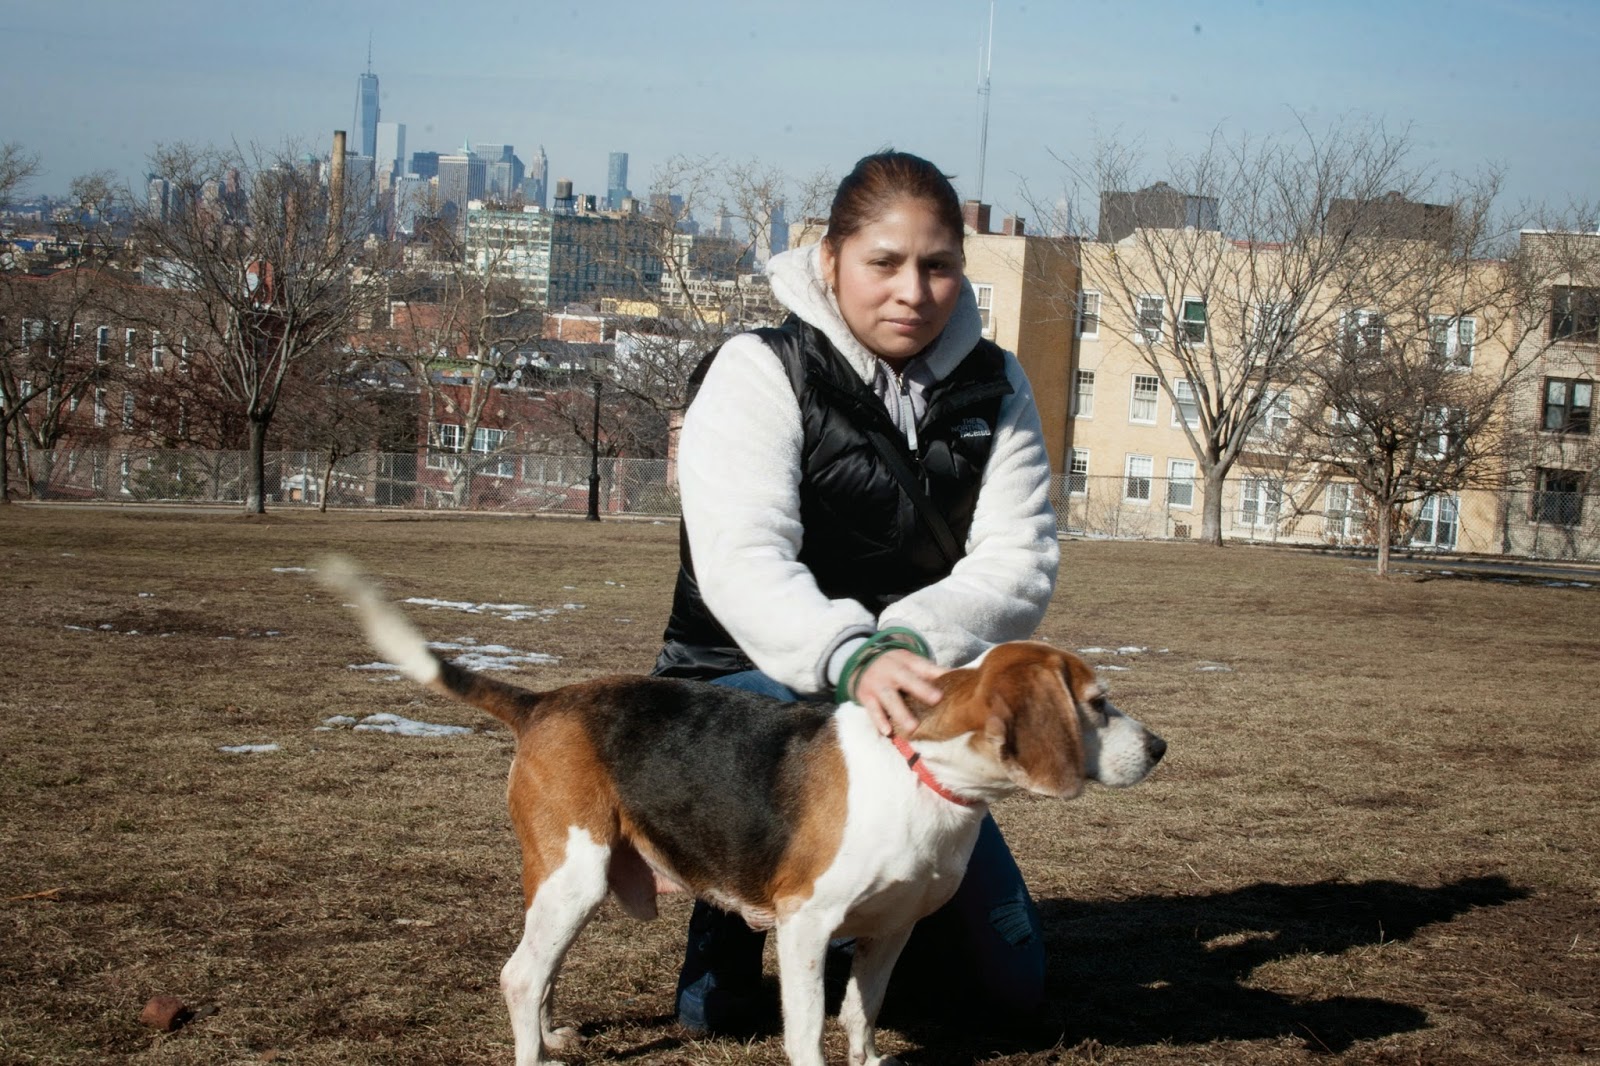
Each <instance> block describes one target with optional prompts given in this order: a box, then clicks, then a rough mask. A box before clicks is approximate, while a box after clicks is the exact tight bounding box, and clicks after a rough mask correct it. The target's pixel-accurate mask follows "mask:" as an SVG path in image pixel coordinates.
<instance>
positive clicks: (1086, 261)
mask: <svg viewBox="0 0 1600 1066" xmlns="http://www.w3.org/2000/svg"><path fill="white" fill-rule="evenodd" d="M1178 242H1188V244H1187V246H1186V247H1183V248H1178V249H1177V250H1176V251H1175V250H1174V249H1175V248H1176V245H1177V243H1178ZM1208 242H1209V244H1208ZM1423 247H1424V246H1423V245H1422V244H1421V243H1420V242H1419V243H1418V245H1417V248H1418V252H1419V254H1421V250H1422V248H1423ZM1079 252H1080V259H1079V278H1080V285H1079V288H1078V290H1077V294H1076V300H1075V303H1076V321H1075V328H1074V334H1075V336H1074V341H1075V350H1074V359H1073V363H1072V367H1071V381H1070V403H1069V410H1070V415H1069V442H1068V443H1069V446H1068V453H1067V456H1066V463H1065V469H1066V471H1067V478H1066V482H1067V489H1068V491H1067V493H1066V498H1065V500H1064V501H1063V502H1062V503H1060V504H1059V505H1058V506H1060V509H1061V512H1062V516H1063V523H1062V524H1063V526H1064V528H1066V529H1067V530H1069V531H1075V532H1082V533H1085V534H1089V535H1106V536H1121V537H1127V536H1132V537H1154V538H1179V539H1182V538H1192V537H1198V536H1199V535H1200V533H1201V526H1202V519H1203V515H1202V501H1203V497H1204V490H1205V485H1204V482H1203V477H1202V475H1203V470H1204V464H1202V463H1201V462H1200V461H1199V460H1198V459H1197V455H1196V444H1195V443H1194V442H1191V439H1190V436H1189V434H1187V433H1186V432H1185V423H1187V424H1188V426H1189V427H1190V429H1191V430H1192V431H1193V432H1194V433H1195V435H1196V436H1197V437H1199V438H1200V441H1199V443H1200V446H1201V447H1204V439H1203V436H1202V435H1201V429H1200V422H1201V418H1200V413H1199V406H1200V404H1201V403H1202V402H1203V400H1204V396H1202V395H1198V394H1197V392H1196V387H1195V384H1194V381H1193V380H1192V379H1193V378H1194V377H1197V376H1198V377H1201V378H1202V379H1203V389H1204V393H1205V394H1207V395H1209V396H1211V397H1215V396H1216V395H1218V394H1219V393H1222V394H1230V395H1232V396H1234V397H1235V407H1236V408H1239V409H1242V408H1243V407H1244V403H1245V402H1247V401H1249V400H1252V399H1253V400H1254V401H1255V402H1256V403H1257V404H1258V405H1259V408H1260V410H1261V415H1260V418H1259V421H1258V422H1257V424H1256V425H1255V428H1254V429H1253V430H1251V431H1250V432H1249V433H1248V435H1247V436H1246V437H1245V438H1244V440H1243V441H1242V443H1241V445H1240V447H1239V448H1238V453H1237V458H1236V459H1235V461H1234V463H1233V465H1232V467H1231V469H1230V470H1229V471H1228V473H1227V475H1226V480H1225V481H1224V483H1223V484H1222V486H1221V488H1220V493H1221V506H1220V512H1221V513H1220V528H1221V532H1222V536H1224V537H1225V538H1229V539H1246V540H1262V541H1281V542H1290V543H1326V544H1346V545H1349V544H1371V543H1373V533H1374V528H1373V527H1374V515H1373V509H1372V508H1371V507H1369V506H1368V504H1367V501H1366V500H1365V499H1364V495H1365V494H1364V493H1363V491H1362V489H1361V488H1360V486H1359V485H1357V484H1356V483H1355V482H1354V481H1353V480H1352V479H1351V478H1349V477H1348V476H1345V475H1343V474H1342V473H1340V472H1338V471H1336V470H1334V469H1333V468H1332V467H1331V466H1330V464H1329V463H1327V462H1326V461H1318V458H1317V450H1316V441H1315V439H1314V438H1315V437H1316V434H1311V435H1310V437H1311V438H1312V439H1308V435H1307V433H1306V431H1305V430H1304V428H1299V427H1300V423H1299V418H1300V416H1302V415H1304V414H1306V413H1307V411H1308V408H1309V407H1310V406H1311V405H1312V404H1315V403H1317V402H1318V401H1317V400H1316V399H1314V396H1313V390H1312V389H1310V388H1308V387H1306V386H1304V385H1292V386H1283V385H1279V384H1277V383H1276V382H1275V381H1274V380H1272V377H1271V375H1270V373H1264V371H1267V368H1268V367H1269V366H1271V365H1273V357H1272V356H1271V354H1270V351H1269V350H1270V349H1271V346H1272V345H1273V344H1274V343H1275V341H1274V340H1273V339H1272V338H1273V334H1274V333H1275V332H1276V331H1280V330H1288V329H1289V327H1290V326H1291V325H1292V327H1293V329H1292V330H1291V331H1290V332H1292V333H1293V334H1295V335H1296V336H1297V337H1298V338H1301V339H1299V340H1295V341H1285V342H1284V344H1285V354H1287V353H1288V352H1290V351H1292V349H1291V348H1290V347H1289V346H1290V345H1292V344H1305V345H1311V344H1318V343H1320V344H1323V345H1328V344H1333V343H1387V344H1395V343H1403V342H1402V340H1401V338H1400V337H1399V336H1398V334H1399V332H1400V331H1401V329H1402V328H1403V327H1402V324H1401V323H1400V322H1398V321H1397V319H1398V318H1399V317H1400V316H1398V315H1396V314H1395V312H1394V311H1393V310H1390V311H1388V312H1387V316H1388V321H1387V323H1386V322H1385V316H1386V312H1385V311H1383V310H1379V309H1378V308H1379V307H1386V306H1389V305H1390V304H1392V303H1395V304H1398V303H1405V301H1394V300H1393V297H1392V294H1388V295H1381V296H1374V297H1373V298H1372V300H1371V302H1365V301H1362V300H1360V299H1359V298H1356V297H1354V296H1353V295H1349V294H1347V295H1346V297H1345V300H1346V301H1348V302H1346V303H1345V305H1344V306H1339V301H1337V300H1330V299H1329V298H1328V296H1327V295H1326V293H1327V292H1328V291H1329V290H1330V289H1332V288H1333V286H1322V285H1318V286H1310V287H1308V288H1307V289H1306V290H1305V291H1298V292H1297V291H1291V290H1292V289H1293V286H1294V284H1295V280H1294V279H1295V278H1297V277H1299V276H1301V274H1302V272H1301V271H1299V270H1297V269H1294V267H1295V264H1282V263H1279V262H1276V261H1275V257H1277V256H1279V255H1280V254H1281V253H1280V252H1279V251H1278V250H1277V249H1276V248H1273V247H1251V246H1246V245H1244V244H1242V243H1240V242H1234V241H1230V240H1228V239H1226V238H1224V237H1223V236H1222V235H1221V234H1220V233H1216V232H1214V231H1212V232H1210V233H1207V232H1206V231H1203V230H1196V229H1190V230H1188V231H1186V233H1185V234H1184V235H1182V236H1179V237H1173V238H1168V239H1165V240H1164V242H1163V241H1155V242H1151V241H1141V240H1140V235H1139V234H1138V233H1132V234H1129V235H1125V236H1124V237H1123V238H1122V239H1120V240H1117V241H1112V242H1085V243H1084V244H1082V245H1081V246H1080V248H1079ZM1180 253H1181V255H1185V256H1189V257H1191V260H1192V261H1193V262H1198V263H1200V264H1201V265H1199V266H1193V265H1190V266H1188V267H1185V268H1182V269H1180V268H1178V267H1176V266H1175V263H1176V261H1177V260H1178V259H1179V257H1180ZM1152 256H1156V257H1162V256H1166V257H1167V258H1166V259H1165V261H1164V262H1162V263H1161V264H1160V265H1159V266H1158V265H1157V264H1154V263H1151V262H1141V258H1143V259H1145V260H1148V259H1149V258H1150V257H1152ZM1208 256H1210V257H1214V261H1207V257H1208ZM1472 269H1474V270H1479V271H1483V272H1490V273H1492V272H1493V271H1494V270H1495V269H1496V265H1495V264H1490V263H1485V264H1481V266H1474V267H1473V268H1472ZM1185 274H1187V276H1188V281H1187V285H1188V286H1190V287H1187V288H1186V281H1185V280H1184V276H1185ZM1140 279H1147V280H1145V281H1144V282H1143V283H1141V281H1140ZM1412 304H1413V305H1414V304H1415V301H1412ZM1493 317H1494V316H1492V315H1488V316H1486V315H1484V314H1483V313H1482V312H1480V313H1478V314H1476V315H1474V314H1465V315H1463V314H1460V313H1451V312H1450V311H1449V310H1448V309H1447V308H1445V307H1443V306H1441V307H1439V308H1438V309H1437V313H1433V314H1428V313H1426V311H1425V310H1424V311H1422V312H1419V313H1418V314H1416V315H1414V316H1413V318H1414V319H1415V321H1416V323H1417V324H1416V325H1415V326H1414V327H1413V334H1414V335H1413V337H1412V338H1411V339H1412V343H1413V344H1415V345H1416V348H1417V351H1418V352H1419V353H1420V354H1422V355H1424V356H1425V357H1427V358H1435V359H1438V360H1441V361H1444V362H1445V363H1447V364H1448V367H1449V369H1450V372H1451V373H1453V374H1461V375H1464V376H1465V378H1466V379H1469V380H1479V379H1481V380H1482V381H1484V382H1486V383H1491V384H1492V383H1493V382H1495V381H1496V380H1498V379H1499V378H1500V377H1501V375H1503V374H1504V373H1505V372H1506V370H1507V363H1508V357H1509V354H1510V351H1511V348H1512V347H1514V346H1515V343H1514V342H1512V341H1508V340H1507V339H1506V338H1507V334H1508V332H1510V333H1513V334H1514V333H1515V329H1514V324H1513V323H1511V322H1508V321H1500V320H1495V321H1489V320H1488V319H1490V318H1493ZM1180 353H1181V354H1182V356H1183V357H1182V358H1180V357H1179V356H1180ZM1263 353H1268V354H1263ZM1278 380H1280V381H1281V380H1283V379H1282V378H1280V379H1278ZM1210 410H1211V411H1212V412H1216V411H1217V410H1218V407H1217V405H1216V403H1215V402H1214V401H1213V402H1212V404H1211V406H1210ZM1438 414H1439V417H1440V420H1441V434H1444V433H1446V432H1448V430H1447V429H1446V427H1445V424H1444V422H1445V418H1446V416H1447V415H1448V410H1441V411H1440V412H1438ZM1318 417H1324V415H1323V413H1321V412H1319V413H1318ZM1326 417H1328V418H1332V417H1334V416H1333V415H1332V414H1331V413H1329V414H1327V415H1326ZM1443 439H1444V438H1443V437H1441V442H1443ZM1442 446H1443V444H1442V443H1441V447H1442ZM1481 461H1482V462H1488V463H1500V464H1501V467H1499V468H1497V469H1500V470H1503V464H1504V460H1503V458H1494V459H1484V460H1481ZM1484 473H1485V474H1489V473H1491V471H1489V470H1488V469H1485V470H1484ZM1493 480H1494V479H1493V478H1486V479H1485V483H1488V482H1490V481H1493ZM1501 501H1502V497H1501V495H1500V493H1498V492H1496V491H1490V490H1486V489H1484V490H1465V491H1458V492H1441V493H1438V494H1436V495H1432V496H1429V497H1427V498H1425V499H1422V500H1419V501H1414V502H1413V503H1412V504H1411V505H1409V507H1408V508H1407V513H1406V514H1405V515H1404V516H1403V519H1402V520H1403V521H1404V523H1405V526H1404V528H1403V529H1402V531H1401V535H1400V541H1401V542H1402V543H1405V544H1409V545H1411V546H1415V547H1420V548H1437V549H1449V550H1460V551H1471V552H1500V551H1503V550H1504V548H1503V547H1502V546H1501V545H1502V543H1503V541H1504V522H1503V507H1502V502H1501Z"/></svg>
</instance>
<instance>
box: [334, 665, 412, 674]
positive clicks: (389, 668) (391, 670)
mask: <svg viewBox="0 0 1600 1066" xmlns="http://www.w3.org/2000/svg"><path fill="white" fill-rule="evenodd" d="M345 669H347V670H386V671H388V672H389V673H391V674H392V673H394V672H395V671H396V670H398V669H400V667H398V666H396V665H395V664H394V663H351V664H350V665H349V666H347V667H345Z"/></svg>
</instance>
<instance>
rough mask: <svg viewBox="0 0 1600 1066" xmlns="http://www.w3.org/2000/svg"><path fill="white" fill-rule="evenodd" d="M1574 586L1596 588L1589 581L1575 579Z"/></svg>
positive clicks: (1577, 587) (1576, 587)
mask: <svg viewBox="0 0 1600 1066" xmlns="http://www.w3.org/2000/svg"><path fill="white" fill-rule="evenodd" d="M1572 587H1573V588H1575V589H1592V588H1594V586H1593V585H1591V584H1589V582H1587V581H1574V582H1573V583H1572Z"/></svg>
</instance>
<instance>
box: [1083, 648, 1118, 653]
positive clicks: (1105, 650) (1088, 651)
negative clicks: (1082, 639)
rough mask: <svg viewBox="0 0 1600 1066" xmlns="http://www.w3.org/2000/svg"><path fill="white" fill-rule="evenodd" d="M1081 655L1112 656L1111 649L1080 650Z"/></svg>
mask: <svg viewBox="0 0 1600 1066" xmlns="http://www.w3.org/2000/svg"><path fill="white" fill-rule="evenodd" d="M1078 654H1079V655H1110V654H1111V649H1110V648H1079V649H1078Z"/></svg>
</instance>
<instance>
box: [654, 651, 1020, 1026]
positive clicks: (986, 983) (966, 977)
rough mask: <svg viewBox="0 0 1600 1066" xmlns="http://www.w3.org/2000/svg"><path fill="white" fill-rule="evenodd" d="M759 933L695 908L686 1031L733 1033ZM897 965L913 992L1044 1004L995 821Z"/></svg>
mask: <svg viewBox="0 0 1600 1066" xmlns="http://www.w3.org/2000/svg"><path fill="white" fill-rule="evenodd" d="M713 684H718V685H725V686H727V687H729V688H737V689H742V690H744V691H746V692H755V693H759V694H761V695H764V696H772V697H774V698H776V699H781V700H789V701H793V700H797V699H799V697H798V696H797V695H796V694H795V693H794V692H793V691H791V690H790V689H788V688H787V687H785V686H783V685H781V684H779V683H778V682H776V681H774V680H773V679H772V678H770V677H768V676H767V675H766V674H763V673H760V672H758V671H754V670H752V671H748V672H746V673H742V674H733V675H731V676H729V677H724V678H719V679H718V680H717V681H715V682H713ZM765 938H766V934H765V933H758V932H755V931H754V930H752V929H751V928H750V927H749V926H748V925H746V924H745V922H744V919H743V918H740V917H739V916H738V915H736V914H729V913H728V912H726V911H721V910H718V909H717V908H715V907H712V906H711V905H709V904H707V903H703V902H697V903H696V904H695V908H694V914H693V916H692V917H691V918H690V920H689V943H688V948H687V950H686V951H685V954H684V962H683V969H682V971H681V972H680V973H679V976H678V1017H679V1020H680V1021H682V1022H683V1024H684V1025H685V1026H688V1027H689V1028H693V1029H724V1028H737V1027H739V1025H740V1023H741V1022H742V1020H743V1019H742V1018H740V1017H739V1015H741V1014H744V1013H746V1012H747V1011H748V1010H749V1009H750V1008H751V1001H752V1000H753V998H754V996H755V991H756V989H757V987H758V986H759V985H760V982H761V948H762V944H763V943H764V941H765ZM902 957H911V958H914V959H916V964H915V966H914V967H908V968H907V969H906V971H904V972H907V973H917V974H919V975H920V977H921V978H922V980H921V981H919V983H920V984H927V985H929V987H939V988H945V989H962V990H964V991H965V992H967V993H968V994H970V995H972V996H974V997H976V998H978V999H979V1000H980V1001H982V1002H984V1003H985V1004H986V1005H987V1006H988V1007H989V1008H990V1009H993V1010H999V1011H1004V1012H1017V1013H1019V1014H1021V1013H1026V1012H1028V1011H1031V1010H1033V1009H1035V1008H1037V1007H1038V1006H1039V1005H1040V1004H1041V1003H1043V1002H1044V958H1045V955H1044V935H1043V932H1042V930H1041V929H1040V926H1039V912H1038V910H1037V909H1036V908H1035V907H1034V905H1033V900H1032V899H1031V898H1030V897H1029V895H1028V889H1027V886H1026V885H1024V884H1023V881H1022V872H1021V871H1020V870H1018V869H1017V864H1016V860H1014V859H1013V858H1012V857H1011V850H1010V849H1009V848H1007V847H1006V843H1005V840H1003V839H1002V838H1001V836H1000V828H999V827H998V826H997V825H995V823H994V818H993V817H991V816H989V815H985V816H984V819H983V824H982V826H981V827H980V828H979V830H978V842H977V845H976V846H975V847H974V848H973V850H972V858H971V860H970V861H969V862H968V864H967V873H966V876H965V877H964V878H963V879H962V881H961V886H960V887H959V888H957V889H956V894H955V895H954V896H953V897H952V898H951V899H950V902H948V903H946V904H945V905H944V906H943V907H941V908H940V909H939V910H937V911H935V912H934V913H933V914H930V915H928V916H927V917H926V918H924V919H922V921H920V922H918V923H917V926H916V928H915V929H914V930H913V931H912V934H911V940H910V941H909V942H908V943H907V945H906V949H905V953H904V955H903V956H902Z"/></svg>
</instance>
